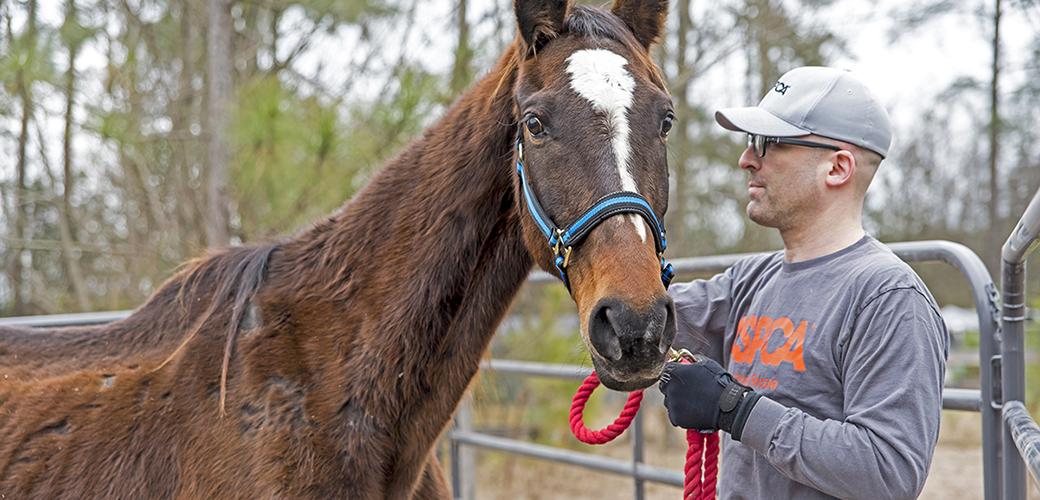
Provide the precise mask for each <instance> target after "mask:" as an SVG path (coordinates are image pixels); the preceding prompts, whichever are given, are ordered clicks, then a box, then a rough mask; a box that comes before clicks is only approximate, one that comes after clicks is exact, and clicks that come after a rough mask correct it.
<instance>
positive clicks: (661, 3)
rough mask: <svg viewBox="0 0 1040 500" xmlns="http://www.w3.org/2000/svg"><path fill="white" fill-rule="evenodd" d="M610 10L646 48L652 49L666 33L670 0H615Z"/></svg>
mask: <svg viewBox="0 0 1040 500" xmlns="http://www.w3.org/2000/svg"><path fill="white" fill-rule="evenodd" d="M610 11H611V12H613V13H614V15H615V16H617V17H618V19H621V20H622V21H624V23H625V24H626V25H628V29H630V30H632V34H634V35H635V36H636V40H639V43H640V44H642V45H643V47H644V48H646V49H647V50H650V46H651V45H653V44H654V42H656V41H657V40H658V39H659V38H660V37H661V34H662V33H664V25H665V20H666V18H667V17H668V0H615V1H614V6H613V7H611V9H610Z"/></svg>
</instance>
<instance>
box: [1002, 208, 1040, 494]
mask: <svg viewBox="0 0 1040 500" xmlns="http://www.w3.org/2000/svg"><path fill="white" fill-rule="evenodd" d="M1038 238H1040V191H1037V193H1036V195H1034V196H1033V200H1032V201H1030V202H1029V206H1028V207H1026V211H1025V213H1024V214H1022V218H1021V219H1020V220H1019V221H1018V225H1016V226H1015V230H1014V231H1012V232H1011V236H1009V237H1008V240H1007V242H1006V243H1004V248H1003V250H1002V252H1001V258H1002V264H1001V292H1002V295H1003V306H1002V308H1001V319H1002V323H1001V329H1000V331H1001V335H1002V340H1001V365H1002V366H1001V392H1002V396H1003V401H1004V403H1005V404H1007V403H1009V402H1011V401H1025V396H1026V375H1025V365H1026V363H1025V316H1026V307H1025V305H1026V304H1025V303H1026V297H1025V287H1026V263H1025V259H1026V256H1027V255H1028V254H1029V252H1030V251H1032V250H1033V249H1034V248H1036V244H1037V241H1038ZM1001 428H1002V429H1003V430H1004V432H1003V439H1002V442H1003V451H1004V464H1003V466H1004V474H1003V478H1002V479H1003V492H1004V499H1005V500H1017V499H1024V498H1025V497H1026V486H1027V484H1026V465H1025V462H1024V461H1023V460H1022V457H1021V456H1020V455H1018V454H1015V455H1012V453H1013V452H1014V451H1016V450H1017V447H1016V446H1015V438H1014V436H1013V435H1012V434H1011V430H1010V429H1009V428H1008V427H1007V426H1005V425H1001Z"/></svg>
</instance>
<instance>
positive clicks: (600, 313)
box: [589, 300, 621, 361]
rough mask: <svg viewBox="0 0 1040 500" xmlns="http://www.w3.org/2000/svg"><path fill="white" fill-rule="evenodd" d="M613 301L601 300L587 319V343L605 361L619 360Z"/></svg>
mask: <svg viewBox="0 0 1040 500" xmlns="http://www.w3.org/2000/svg"><path fill="white" fill-rule="evenodd" d="M611 302H613V301H609V300H601V301H599V303H598V304H596V307H595V309H593V310H592V316H591V317H590V318H589V342H590V343H592V347H594V348H595V349H596V352H597V353H599V355H600V356H603V357H604V358H607V359H612V360H615V361H616V360H619V359H621V342H620V339H619V338H618V334H617V329H616V328H615V326H614V316H615V313H614V310H613V307H611V306H612V305H614V304H611Z"/></svg>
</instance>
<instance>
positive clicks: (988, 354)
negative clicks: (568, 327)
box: [447, 192, 1040, 500]
mask: <svg viewBox="0 0 1040 500" xmlns="http://www.w3.org/2000/svg"><path fill="white" fill-rule="evenodd" d="M1038 238H1040V192H1037V194H1036V195H1035V196H1034V197H1033V200H1032V202H1031V203H1030V204H1029V208H1027V209H1026V212H1025V214H1024V215H1023V216H1022V219H1021V220H1020V221H1019V223H1018V225H1017V227H1016V228H1015V231H1014V232H1013V233H1012V235H1011V237H1010V238H1008V242H1007V243H1006V244H1005V245H1004V251H1003V255H1002V258H1003V270H1002V274H1003V280H1002V283H1001V285H1002V287H1001V288H1002V290H1003V306H1001V300H1000V296H999V294H998V292H997V289H996V287H995V286H994V284H993V281H992V279H991V278H990V276H989V273H988V272H987V271H986V266H985V265H984V264H983V263H982V260H981V259H979V257H978V255H976V254H975V253H974V252H972V251H971V249H969V248H968V247H966V246H964V245H961V244H959V243H953V242H950V241H914V242H902V243H891V244H889V245H888V247H889V248H891V249H892V251H893V252H895V254H896V255H898V256H899V257H900V258H901V259H903V260H904V261H906V262H908V263H925V262H941V263H946V264H949V265H951V266H953V267H955V268H956V269H957V270H958V271H959V272H960V273H961V274H962V275H963V276H964V277H965V279H966V280H967V281H968V286H969V288H970V290H971V295H972V299H973V300H974V302H975V310H976V312H977V313H978V319H979V379H980V380H979V382H980V387H981V388H980V389H979V390H972V389H945V390H944V391H943V409H944V410H958V411H971V412H980V413H981V414H982V429H981V432H982V469H983V481H984V486H983V491H984V494H985V499H986V500H996V499H1007V500H1012V499H1014V500H1021V499H1025V498H1026V491H1027V487H1028V485H1027V484H1026V474H1025V471H1026V468H1027V467H1028V470H1029V473H1030V474H1031V475H1032V477H1033V481H1034V482H1035V484H1036V485H1040V426H1037V423H1036V421H1035V420H1034V419H1033V417H1032V416H1031V415H1030V414H1029V412H1028V410H1026V407H1025V405H1024V404H1023V401H1024V400H1025V357H1024V356H1025V355H1024V350H1025V339H1024V331H1025V326H1024V322H1025V316H1026V314H1025V312H1026V309H1025V258H1026V256H1027V255H1028V254H1029V252H1030V251H1031V250H1033V249H1034V248H1035V247H1036V245H1037V242H1038V241H1040V240H1038ZM747 255H749V254H739V255H719V256H711V257H694V258H684V259H676V260H673V261H672V265H673V266H674V267H675V271H676V273H677V275H680V276H682V275H687V276H688V275H691V274H696V275H705V274H715V273H719V272H722V271H724V270H726V269H727V268H728V267H730V266H731V265H733V264H734V263H735V262H736V261H737V260H739V259H740V258H742V257H746V256H747ZM531 281H532V282H541V283H551V282H556V279H555V278H553V277H552V276H550V275H549V274H547V273H544V272H541V271H538V272H535V273H533V274H532V276H531ZM1001 325H1003V328H1001ZM489 366H490V367H491V368H493V369H494V372H495V373H496V374H508V375H520V376H537V377H553V378H565V379H572V380H575V381H581V380H583V379H584V378H585V377H586V376H588V374H589V373H591V372H592V369H591V368H588V367H580V366H573V365H553V364H545V363H530V362H521V361H509V360H497V359H493V360H491V361H490V363H488V364H485V366H484V368H485V369H486V368H488V367H489ZM467 400H468V398H467ZM560 404H561V405H567V404H569V402H567V401H561V402H560ZM641 413H642V412H640V413H639V414H637V415H636V418H635V420H633V422H632V426H631V427H630V428H629V431H630V432H631V433H632V436H631V440H632V446H633V450H632V456H633V458H632V460H631V461H626V460H619V459H614V458H607V457H602V456H599V455H592V454H588V453H581V452H576V451H572V450H566V449H561V448H555V447H551V446H545V445H539V444H534V443H529V442H525V441H519V440H514V439H508V438H502V437H497V436H492V435H488V434H481V433H479V432H475V431H474V430H473V426H472V417H471V415H470V413H469V407H468V403H466V402H464V403H463V404H462V405H461V406H460V409H459V411H458V412H457V414H456V420H455V427H454V429H452V430H450V431H448V433H447V439H448V440H449V441H450V443H451V471H452V486H453V491H454V492H455V495H456V498H459V499H462V500H472V499H473V498H474V492H475V484H476V478H475V477H474V473H475V467H474V460H473V457H472V449H473V448H483V449H488V450H497V451H502V452H507V453H514V454H518V455H523V456H527V457H531V458H537V459H543V460H551V461H555V462H560V463H565V464H570V465H576V466H580V467H585V468H588V469H593V470H598V471H602V472H608V473H612V474H619V475H623V476H629V477H631V478H633V481H634V490H635V492H634V497H635V498H636V499H638V500H642V498H643V485H644V484H645V482H646V481H652V482H657V483H662V484H668V485H673V486H679V487H682V485H683V474H682V472H681V471H679V470H671V469H662V468H660V467H654V466H650V465H647V464H644V463H643V445H644V443H643V432H642V418H641V416H640V415H641ZM1016 452H1017V453H1016Z"/></svg>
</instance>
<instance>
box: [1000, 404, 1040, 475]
mask: <svg viewBox="0 0 1040 500" xmlns="http://www.w3.org/2000/svg"><path fill="white" fill-rule="evenodd" d="M1003 413H1004V426H1005V427H1007V429H1008V430H1009V431H1010V432H1011V436H1012V437H1013V438H1014V441H1015V447H1017V448H1018V453H1019V454H1020V455H1022V459H1023V460H1024V461H1025V465H1026V468H1027V470H1028V471H1029V475H1031V476H1033V482H1034V483H1035V484H1038V485H1040V426H1038V425H1037V424H1036V420H1033V417H1032V416H1031V415H1030V414H1029V410H1027V409H1026V406H1025V405H1024V404H1022V402H1021V401H1008V402H1007V403H1005V404H1004V412H1003Z"/></svg>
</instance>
